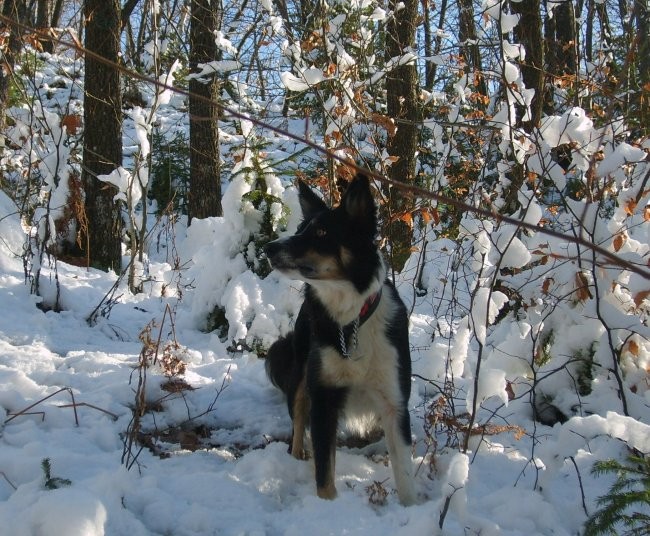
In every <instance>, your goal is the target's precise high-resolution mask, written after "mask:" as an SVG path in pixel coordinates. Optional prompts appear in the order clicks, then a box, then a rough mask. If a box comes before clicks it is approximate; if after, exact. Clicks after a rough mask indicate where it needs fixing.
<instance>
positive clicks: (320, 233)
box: [316, 228, 327, 238]
mask: <svg viewBox="0 0 650 536" xmlns="http://www.w3.org/2000/svg"><path fill="white" fill-rule="evenodd" d="M326 235H327V231H326V230H325V229H322V228H318V229H316V236H317V237H318V238H323V237H324V236H326Z"/></svg>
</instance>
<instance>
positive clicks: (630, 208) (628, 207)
mask: <svg viewBox="0 0 650 536" xmlns="http://www.w3.org/2000/svg"><path fill="white" fill-rule="evenodd" d="M623 210H625V214H627V215H628V216H632V215H634V211H635V210H636V200H634V199H628V201H627V203H625V206H624V207H623Z"/></svg>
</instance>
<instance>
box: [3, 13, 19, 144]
mask: <svg viewBox="0 0 650 536" xmlns="http://www.w3.org/2000/svg"><path fill="white" fill-rule="evenodd" d="M2 15H3V16H4V17H6V18H7V19H10V20H14V21H16V22H19V23H21V22H23V21H24V18H25V2H24V1H22V0H5V1H4V3H3V5H2ZM4 26H5V25H4V24H2V25H1V26H0V29H2V27H4ZM20 33H21V32H20V30H19V29H18V28H16V27H15V26H10V27H9V28H8V34H9V36H8V37H9V39H8V42H7V46H6V48H5V50H4V66H3V68H2V69H0V132H4V127H5V114H6V112H7V99H8V98H9V86H10V83H11V77H12V76H13V74H14V73H13V71H14V66H15V64H16V56H17V55H18V53H19V52H20V49H21V47H22V40H21V38H20Z"/></svg>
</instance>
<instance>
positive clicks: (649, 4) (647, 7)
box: [632, 0, 650, 139]
mask: <svg viewBox="0 0 650 536" xmlns="http://www.w3.org/2000/svg"><path fill="white" fill-rule="evenodd" d="M634 15H635V18H636V42H637V43H638V44H637V46H638V53H637V58H638V61H637V69H636V77H637V84H636V87H633V88H632V90H633V91H634V94H635V97H634V100H635V103H636V105H637V107H638V114H636V115H637V116H638V118H639V120H638V130H637V132H636V133H635V134H636V135H637V137H638V138H639V139H645V138H647V137H648V135H650V102H649V95H650V0H636V2H635V4H634Z"/></svg>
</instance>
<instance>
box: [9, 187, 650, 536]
mask: <svg viewBox="0 0 650 536" xmlns="http://www.w3.org/2000/svg"><path fill="white" fill-rule="evenodd" d="M0 207H1V208H2V214H0V225H2V231H3V232H2V235H3V237H4V241H3V242H2V246H0V251H1V253H0V265H2V267H3V273H2V277H1V278H0V299H1V303H2V304H3V308H4V310H5V311H6V312H9V311H10V312H11V314H4V315H1V316H0V385H2V389H0V393H1V394H0V405H1V406H2V407H3V408H4V409H5V410H6V411H8V412H10V413H8V414H7V419H9V418H10V416H13V415H15V413H16V412H18V411H21V410H22V409H24V408H26V407H27V406H29V405H31V404H34V403H37V402H38V401H39V400H42V399H43V398H44V397H46V396H48V395H51V394H53V393H55V392H56V391H58V390H60V389H62V388H69V389H71V390H72V391H73V392H74V396H75V400H76V401H77V403H82V404H88V405H87V406H79V407H78V408H77V412H78V416H79V425H78V426H77V425H75V419H74V415H73V411H72V409H71V408H69V407H68V408H65V407H60V406H62V405H65V404H68V403H69V402H70V395H69V393H68V392H67V391H62V392H61V393H59V394H57V395H55V396H53V397H52V398H50V399H48V400H45V401H42V402H39V403H37V405H36V406H35V407H34V408H33V411H37V412H42V413H38V414H33V415H31V414H30V415H26V414H25V415H19V416H16V417H15V418H13V419H12V420H10V421H5V423H4V425H3V427H2V430H1V438H0V445H1V446H0V471H2V475H4V476H5V477H6V480H5V479H4V478H0V523H2V526H3V527H5V529H4V530H5V531H7V534H14V535H37V534H39V535H40V534H42V535H60V534H70V535H88V536H99V535H104V534H107V535H111V534H116V535H121V534H135V535H149V534H179V535H188V536H189V535H200V534H213V533H219V534H233V535H235V534H237V535H239V534H260V535H261V534H287V535H291V534H304V533H305V532H307V533H309V534H323V535H325V534H358V535H363V534H375V535H382V534H385V535H391V536H392V535H394V534H404V535H407V534H408V535H412V534H416V535H417V534H431V533H434V534H435V533H438V534H462V533H463V528H464V527H470V528H472V530H481V531H483V533H486V534H508V535H520V534H521V535H523V534H533V533H534V534H571V533H573V532H574V531H575V530H576V529H577V528H578V527H579V526H580V524H581V522H582V521H583V520H584V514H583V512H582V510H581V509H579V508H575V506H574V504H573V503H572V502H571V503H565V502H563V501H561V500H558V499H557V498H554V495H555V490H558V492H560V491H561V490H563V489H564V488H565V487H566V486H567V485H569V484H567V482H566V471H567V469H565V465H566V462H564V463H563V461H562V460H563V459H564V458H565V457H568V456H572V455H573V456H575V455H576V454H577V453H580V457H579V458H576V462H577V463H578V464H579V467H580V470H581V472H582V478H583V479H585V480H588V486H585V491H586V494H587V500H588V501H590V504H592V505H593V500H594V499H595V497H597V496H598V495H600V494H602V493H603V492H604V487H603V486H604V483H601V482H600V481H599V480H595V479H593V478H591V477H590V476H589V474H588V470H589V467H590V465H591V463H592V462H593V459H594V456H593V455H591V454H588V453H587V452H585V451H584V450H582V449H584V447H585V442H586V440H588V439H589V438H597V439H598V441H599V444H601V448H602V449H605V450H606V452H608V453H611V452H614V451H617V450H618V449H619V448H620V447H616V445H615V443H614V442H615V441H616V440H615V439H610V440H609V441H608V440H607V439H606V438H607V437H611V438H618V439H620V440H622V441H625V442H627V443H628V444H629V445H630V446H631V447H634V448H638V449H640V450H642V451H644V452H647V451H648V450H650V443H649V440H648V438H650V427H649V426H648V425H647V424H644V423H642V422H640V421H638V420H636V419H632V418H629V417H623V416H621V415H620V414H618V413H615V412H611V411H610V412H607V413H606V414H604V415H603V416H597V415H592V416H587V417H574V418H573V419H571V420H570V421H569V422H568V423H567V424H566V425H557V426H556V427H555V428H547V429H546V430H545V432H544V437H543V438H541V436H540V438H538V440H539V439H541V445H540V446H539V447H538V448H539V450H538V456H540V457H543V458H544V460H545V462H544V463H545V465H546V466H547V467H549V468H551V469H548V471H550V472H551V473H552V474H550V475H549V478H548V482H546V483H545V487H544V493H540V492H539V491H535V489H534V487H533V485H532V480H531V475H532V474H533V473H535V472H536V471H538V472H539V471H541V472H542V473H544V471H545V469H539V468H538V469H534V468H531V467H528V465H529V463H530V462H529V458H528V456H529V454H528V453H529V452H530V448H531V445H530V444H529V440H528V439H526V438H521V439H519V440H517V441H513V440H512V438H511V437H508V434H503V435H502V436H500V437H499V441H500V442H501V443H503V445H502V446H501V447H499V445H498V444H497V443H496V442H494V439H496V438H492V439H491V440H490V441H489V442H488V443H486V444H485V446H483V447H481V448H480V449H479V450H478V451H477V452H472V453H471V456H470V455H468V454H463V453H459V452H454V450H453V449H452V450H447V449H443V450H442V451H441V452H440V453H439V454H437V456H436V458H437V459H436V462H435V467H436V469H435V470H434V471H433V472H432V473H430V470H429V469H428V468H427V464H428V463H429V462H428V461H427V459H426V457H425V455H426V445H425V443H424V442H423V437H424V435H423V430H422V421H421V418H422V415H421V409H418V403H419V402H420V401H421V393H422V391H421V388H422V385H420V387H418V385H419V384H418V383H417V382H416V383H414V385H413V387H414V395H413V399H412V401H411V410H412V412H413V422H414V426H413V433H414V439H415V458H414V464H415V466H416V467H419V470H418V472H417V477H416V478H417V485H418V488H419V490H420V504H418V505H416V506H413V507H410V508H403V507H401V506H400V505H399V502H398V500H397V497H396V496H395V493H394V489H393V483H392V476H391V472H390V468H389V467H387V466H386V465H385V463H384V460H385V454H384V452H385V451H384V448H385V447H384V446H383V443H381V442H380V443H378V444H375V445H370V447H366V448H364V449H358V448H353V447H340V448H339V449H338V454H337V472H336V474H337V476H336V480H337V487H338V490H339V498H338V499H336V500H335V501H332V502H328V501H323V500H320V499H318V498H317V497H316V496H315V490H314V483H313V475H312V472H313V470H312V465H311V463H310V462H308V461H307V462H304V461H298V460H295V459H294V458H292V457H291V456H290V455H289V454H287V452H286V448H287V445H286V443H285V442H286V440H287V439H288V434H289V426H290V423H289V418H288V416H287V414H286V409H285V404H284V401H283V400H282V397H281V395H280V394H279V392H278V391H277V390H275V388H273V387H272V386H271V385H270V383H269V382H268V381H267V379H266V377H265V373H264V363H263V360H261V359H258V358H257V357H256V356H255V355H254V354H253V353H252V352H246V351H244V352H237V353H235V354H233V353H232V352H228V351H227V349H226V345H225V344H224V343H222V342H221V341H220V340H219V339H218V338H217V337H216V336H215V335H214V334H211V333H204V332H201V331H199V330H198V329H197V328H196V326H195V324H194V323H193V322H191V321H188V319H187V317H188V315H190V316H192V315H191V311H192V308H194V307H196V305H191V304H185V303H183V302H181V303H178V304H176V307H177V311H176V320H177V322H176V337H177V339H178V341H179V342H180V343H181V344H182V345H183V347H184V348H185V349H186V352H185V355H186V362H187V372H186V375H185V378H186V380H187V381H188V382H189V383H190V384H191V385H193V386H194V388H195V389H194V390H193V391H188V392H185V393H184V395H183V397H179V396H176V397H174V396H171V397H167V398H166V400H165V401H164V403H163V406H164V410H163V411H162V412H159V413H158V414H154V415H150V416H147V417H145V423H144V425H145V427H147V428H150V429H154V428H155V427H156V426H157V427H158V429H164V428H165V426H168V425H172V424H175V423H180V422H183V421H185V420H186V419H187V417H188V415H197V414H199V413H201V412H202V411H205V409H206V408H207V407H208V406H209V405H210V403H211V402H212V401H213V400H214V399H215V397H216V399H217V401H216V403H215V404H214V410H213V411H212V412H211V413H209V414H207V415H205V416H204V417H203V418H202V419H201V422H202V423H204V424H205V425H206V426H207V427H209V429H210V430H211V434H210V438H209V441H208V443H207V446H205V447H203V448H199V449H198V450H196V451H193V452H192V451H190V450H186V449H183V448H180V447H179V446H178V445H176V446H173V445H168V451H169V454H170V455H169V457H168V458H165V459H161V458H159V457H157V456H155V455H154V454H152V452H150V451H149V450H148V449H144V450H143V451H142V452H141V454H140V456H139V458H138V464H137V468H136V467H134V468H133V469H131V470H130V471H128V470H127V469H126V468H125V467H124V466H122V465H121V463H120V459H121V456H122V452H123V445H122V438H121V434H123V433H124V431H125V430H126V427H127V425H128V423H129V420H130V418H131V407H132V404H133V402H134V393H133V389H134V382H133V374H134V369H133V367H134V366H135V365H136V363H137V360H138V354H139V352H140V349H141V343H140V342H139V340H138V334H139V332H140V331H141V330H142V329H143V328H144V326H145V325H146V324H147V323H148V322H150V321H151V320H152V319H155V320H156V321H157V323H158V324H157V325H160V323H161V321H162V317H163V312H164V307H165V305H166V304H167V303H174V300H173V299H169V298H162V297H161V296H160V295H159V294H156V293H155V292H152V293H150V295H148V296H142V295H129V294H128V293H125V294H124V295H123V298H122V299H121V300H120V302H119V303H118V304H116V305H115V307H114V309H113V311H112V313H111V316H110V318H106V319H100V322H99V323H98V324H97V325H96V326H95V327H90V326H89V325H88V324H87V323H86V321H85V317H86V316H87V314H88V312H89V309H91V308H92V306H93V304H95V303H97V302H98V301H99V300H100V299H101V297H102V295H103V294H104V293H105V292H106V291H107V290H108V288H109V287H110V286H111V285H112V284H113V282H114V279H115V275H114V274H106V273H102V272H98V271H95V270H92V269H90V270H85V269H82V268H77V267H74V266H67V265H65V264H63V263H61V264H60V265H59V278H60V280H61V283H62V285H63V288H64V290H65V292H64V297H65V311H63V312H61V313H54V312H47V313H43V312H42V311H40V310H38V309H37V308H36V307H35V302H36V298H34V297H33V296H31V295H30V294H29V290H28V287H27V286H26V285H24V284H23V273H22V265H21V263H20V261H19V259H16V258H15V256H14V255H12V252H16V251H19V250H20V246H21V240H22V230H21V227H20V223H19V221H18V218H17V216H16V215H15V208H14V207H13V206H12V203H11V202H10V201H9V200H8V199H7V198H6V196H4V194H2V195H1V196H0ZM211 223H212V225H214V224H215V223H218V222H217V221H215V220H206V221H197V222H196V228H195V227H194V225H193V226H192V227H190V228H189V229H188V232H187V234H186V238H185V239H184V243H182V244H180V246H181V247H180V249H181V250H184V251H185V252H186V253H185V254H186V255H190V254H191V253H192V250H195V251H194V253H193V257H192V263H193V267H192V270H194V272H193V276H194V275H198V274H199V273H201V272H204V273H206V274H207V275H212V276H214V275H215V273H214V270H215V268H217V267H218V266H219V265H220V264H223V258H222V255H223V252H224V251H227V250H228V248H230V247H231V243H230V240H231V237H230V233H228V232H219V231H217V232H214V231H210V228H211V227H210V224H211ZM206 248H211V249H206ZM169 270H170V267H169V265H166V264H164V263H154V266H152V273H157V272H158V273H159V275H161V276H162V275H163V274H165V273H166V272H168V271H169ZM243 273H246V272H245V271H244V272H243ZM167 277H168V276H167ZM247 277H248V278H249V280H248V281H245V280H239V283H238V284H237V285H236V286H238V288H239V291H238V292H233V293H232V294H231V298H229V299H232V300H237V299H239V300H240V302H238V303H237V304H235V305H233V307H232V308H231V309H232V310H240V311H241V314H242V316H245V315H246V311H247V308H248V307H250V304H246V303H245V302H246V300H247V299H249V298H247V296H249V297H250V296H251V295H255V294H256V292H257V291H254V290H253V288H252V283H253V282H252V276H251V275H250V274H249V276H247ZM267 279H268V280H263V281H259V282H258V284H260V285H262V286H263V287H264V288H263V289H262V291H261V292H262V295H263V296H265V297H266V299H261V298H260V301H259V303H258V304H257V305H256V307H257V306H260V304H261V303H262V302H266V308H265V309H264V325H263V326H261V327H259V328H251V329H259V331H260V332H267V333H269V335H272V336H273V337H275V336H276V335H277V334H278V333H279V332H280V331H286V329H287V328H288V324H287V322H286V319H285V318H284V317H286V313H287V311H288V310H289V309H290V308H291V307H292V306H294V307H295V305H296V304H297V303H298V302H299V299H300V294H299V292H298V289H297V288H294V289H293V290H288V289H290V286H291V284H290V283H287V282H283V280H281V279H278V278H277V277H269V278H267ZM206 285H208V283H202V282H200V281H197V287H196V289H195V292H194V295H192V294H191V293H190V294H188V295H187V296H186V298H185V299H186V300H188V301H190V302H196V301H197V300H200V299H201V298H202V297H203V298H205V295H207V294H209V291H208V287H207V286H206ZM219 285H220V283H219V282H218V281H213V287H212V288H215V287H218V286H219ZM294 285H295V284H294ZM281 289H284V290H281ZM273 292H275V294H273ZM267 293H268V294H267ZM202 295H203V296H202ZM237 296H239V297H237ZM271 296H272V297H271ZM487 299H488V297H487V296H483V298H482V299H481V300H482V301H481V303H483V306H482V308H481V307H477V308H476V309H475V316H474V318H473V322H475V323H478V322H479V321H480V323H481V324H483V325H487V324H489V323H490V322H492V321H494V315H495V314H496V312H497V310H498V309H499V308H500V307H501V306H502V305H503V296H501V297H499V296H498V294H497V293H495V294H493V295H492V296H491V297H490V306H489V307H488V305H487V301H486V300H487ZM488 310H489V311H488ZM480 311H483V312H482V313H481V312H480ZM418 315H419V318H425V317H426V313H424V312H423V311H420V312H419V313H418ZM476 315H478V317H480V319H478V320H477V316H476ZM255 318H256V319H257V318H258V315H255ZM428 321H430V320H428ZM235 324H237V322H235ZM416 326H417V323H416V324H414V329H413V331H412V337H413V338H414V339H415V340H413V341H412V342H413V343H414V344H415V345H416V346H417V345H418V344H419V343H422V342H423V341H422V340H419V339H418V338H420V339H422V337H423V334H424V330H421V329H420V330H418V329H415V327H416ZM165 328H166V329H167V326H165ZM461 332H462V330H461ZM516 332H517V336H518V337H521V336H522V335H521V333H520V332H519V329H518V328H517V329H516ZM154 333H155V330H154ZM466 333H467V331H466ZM457 342H458V344H459V345H461V346H462V345H465V346H466V349H465V350H463V351H464V352H466V353H467V352H468V349H467V344H468V341H467V339H465V342H462V338H459V339H457ZM458 350H459V349H453V348H452V352H456V351H458ZM432 352H433V349H432ZM430 355H431V357H433V356H434V353H431V354H430ZM414 361H415V369H416V371H417V372H419V373H421V372H422V373H423V372H425V368H424V367H425V366H429V365H427V364H426V363H427V362H428V361H430V360H429V359H428V358H427V356H421V355H418V354H417V353H415V354H414ZM432 364H433V363H432ZM428 372H431V371H428ZM441 373H442V371H441ZM443 374H444V373H443ZM457 374H459V375H460V371H457ZM148 378H149V386H148V391H147V395H148V397H149V399H150V400H156V399H159V398H160V397H161V396H162V395H164V394H165V392H164V391H161V388H160V386H161V384H162V383H163V381H164V379H165V378H164V377H163V376H162V375H161V374H160V372H159V371H158V372H156V370H154V369H152V370H150V372H149V377H148ZM222 385H225V388H223V390H222V391H221V392H220V389H221V387H222ZM479 388H480V390H481V394H480V398H481V399H486V398H489V397H490V396H492V395H496V397H497V399H500V400H502V401H507V398H506V399H504V396H505V394H504V393H505V372H503V371H499V369H497V368H492V369H491V370H489V371H488V372H487V373H486V374H484V375H482V376H481V383H480V384H479ZM218 393H219V394H218ZM91 405H92V406H91ZM95 407H97V408H101V409H102V410H103V411H99V410H97V409H94V408H95ZM108 412H110V414H109V413H108ZM111 414H113V415H115V416H116V420H113V418H112V416H111ZM524 424H525V425H526V426H531V423H530V422H528V423H527V424H526V423H524ZM538 426H539V425H538ZM504 442H505V443H504ZM158 443H159V444H160V445H163V443H162V440H159V441H158ZM542 453H544V455H543V454H542ZM558 455H559V457H558ZM44 458H49V459H50V460H51V465H52V475H53V476H56V477H59V478H66V479H69V480H70V481H71V484H70V485H69V486H61V487H60V488H59V489H55V490H46V489H45V488H44V486H43V479H44V476H43V471H42V469H41V462H42V460H43V459H44ZM553 464H554V465H553ZM551 466H552V467H551ZM527 467H528V468H527ZM522 475H523V478H522ZM9 482H11V485H10V484H9ZM376 483H382V485H383V486H384V487H385V488H386V489H387V491H388V492H389V493H388V496H387V499H386V501H385V503H383V504H382V503H380V504H377V505H375V504H373V503H372V502H370V500H369V491H367V490H369V489H370V488H371V486H373V484H376ZM12 485H13V486H15V487H16V489H13V487H12ZM571 489H572V490H573V493H576V490H577V488H576V487H575V485H573V484H571ZM562 493H563V492H562ZM448 497H449V498H450V499H449V500H450V504H449V508H448V511H447V513H446V516H445V519H444V527H445V530H444V531H442V532H441V531H439V529H438V523H439V519H440V514H441V512H442V511H443V505H444V503H445V501H446V499H447V498H448ZM557 520H562V521H561V525H558V524H557Z"/></svg>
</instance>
